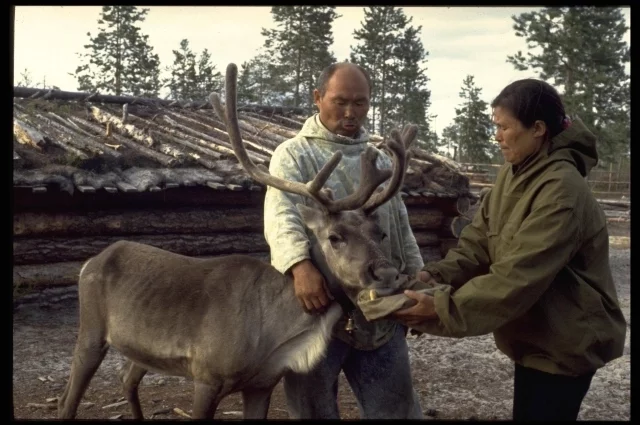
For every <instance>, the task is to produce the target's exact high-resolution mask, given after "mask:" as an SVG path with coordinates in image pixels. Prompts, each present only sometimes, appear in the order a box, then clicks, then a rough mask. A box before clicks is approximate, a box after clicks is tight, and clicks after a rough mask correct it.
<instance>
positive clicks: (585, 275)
mask: <svg viewBox="0 0 640 425" xmlns="http://www.w3.org/2000/svg"><path fill="white" fill-rule="evenodd" d="M491 107H492V109H493V121H494V123H495V124H496V126H497V130H496V135H495V139H496V141H497V142H498V144H499V145H500V149H501V150H502V154H503V156H504V158H505V161H506V162H507V164H505V165H504V166H503V167H502V168H501V169H500V171H499V173H498V176H497V179H496V183H495V185H494V187H493V189H492V190H491V191H490V192H488V193H487V194H486V195H485V197H484V198H483V200H482V204H481V207H480V208H479V209H478V211H477V213H476V214H475V216H474V218H473V221H472V222H471V223H470V224H469V225H467V226H466V227H465V228H464V230H463V232H462V234H461V235H460V238H459V242H458V245H457V247H456V248H454V249H452V250H450V251H449V252H448V254H447V255H446V257H445V258H444V259H442V260H441V261H438V262H434V263H428V264H427V265H426V266H425V267H424V269H423V271H421V272H420V275H419V278H420V280H422V281H429V280H431V279H434V280H435V281H436V282H438V283H443V284H446V285H447V286H443V288H445V289H439V290H436V291H435V292H433V297H431V296H429V295H426V294H424V293H418V292H415V291H406V292H405V294H406V295H407V296H408V297H410V298H413V299H415V300H416V301H417V304H415V305H414V306H413V307H410V308H406V309H403V310H399V311H397V312H396V313H394V316H395V318H396V319H398V320H399V321H400V322H401V323H403V324H405V325H407V326H409V327H411V328H413V329H415V330H417V331H421V332H426V333H430V334H434V335H441V336H452V337H465V336H474V335H483V334H487V333H490V332H493V334H494V338H495V341H496V345H497V347H498V348H499V349H500V350H501V351H502V352H504V353H505V354H506V355H507V356H509V357H510V358H511V359H512V360H513V361H514V362H515V378H514V400H513V419H514V420H541V419H544V420H548V419H557V420H576V419H577V417H578V412H579V410H580V405H581V404H582V400H583V398H584V396H585V394H586V393H587V391H588V389H589V386H590V385H591V379H592V377H593V375H594V373H595V371H596V370H597V369H598V368H600V367H602V366H604V365H605V364H606V363H607V362H609V361H611V360H613V359H615V358H617V357H620V356H621V355H622V353H623V348H624V340H625V332H626V322H625V319H624V317H623V315H622V312H621V310H620V308H619V305H618V300H617V295H616V290H615V285H614V282H613V278H612V276H611V270H610V268H609V236H608V233H607V223H606V219H605V216H604V213H603V211H602V209H601V208H600V206H599V204H598V202H597V201H596V200H595V198H594V196H593V195H592V193H591V191H590V189H589V186H588V185H587V182H586V180H585V176H586V175H587V173H588V172H589V170H591V168H593V167H594V166H595V165H596V163H597V160H598V155H597V152H596V140H595V137H594V135H593V134H592V133H591V132H590V131H589V130H587V128H586V127H585V126H584V124H583V123H582V122H581V121H580V120H579V119H577V118H576V119H574V120H573V121H570V120H569V118H568V117H567V116H566V115H565V110H564V106H563V104H562V101H561V99H560V96H559V95H558V93H557V91H556V90H555V89H554V88H553V87H551V86H550V85H549V84H547V83H545V82H542V81H538V80H534V79H525V80H520V81H516V82H514V83H512V84H509V85H508V86H507V87H505V88H504V89H503V90H502V92H501V93H500V94H499V95H498V97H496V99H495V100H494V101H493V102H492V104H491Z"/></svg>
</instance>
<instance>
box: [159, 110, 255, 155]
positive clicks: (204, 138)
mask: <svg viewBox="0 0 640 425" xmlns="http://www.w3.org/2000/svg"><path fill="white" fill-rule="evenodd" d="M162 119H164V120H165V121H167V123H169V124H170V125H171V126H172V127H175V128H176V129H178V130H180V131H182V132H183V133H185V134H186V135H188V136H191V137H192V138H194V139H195V140H197V141H198V143H200V144H202V142H209V143H207V144H206V145H207V147H208V148H209V149H211V150H214V151H216V152H219V153H221V154H223V155H226V156H228V157H231V158H235V155H236V154H235V153H234V152H233V149H232V148H231V147H230V145H229V146H225V145H226V143H221V141H219V140H216V139H215V138H213V137H211V136H209V135H207V134H203V133H200V132H199V131H196V130H193V129H191V128H189V127H187V126H186V125H182V124H180V123H178V122H176V121H174V120H172V119H171V118H170V117H168V116H166V115H164V116H163V117H162ZM247 154H248V155H249V157H251V159H252V160H253V161H254V162H256V163H259V164H264V163H266V162H267V159H266V158H264V157H261V156H258V155H257V154H255V153H250V152H247Z"/></svg>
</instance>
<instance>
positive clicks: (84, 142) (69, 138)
mask: <svg viewBox="0 0 640 425" xmlns="http://www.w3.org/2000/svg"><path fill="white" fill-rule="evenodd" d="M39 116H40V115H39ZM43 118H44V117H43ZM51 118H53V119H57V120H58V121H62V123H65V124H66V125H71V126H73V129H70V128H68V127H66V126H65V125H63V124H62V123H59V122H56V121H53V120H51ZM45 119H46V120H47V124H48V125H49V128H50V129H57V130H59V132H60V134H59V135H58V136H57V137H60V138H62V139H63V140H64V141H65V142H66V143H69V144H72V145H74V146H75V147H77V148H79V149H83V150H88V151H90V152H93V153H97V154H106V155H109V156H111V157H114V158H119V157H120V156H122V155H121V154H120V152H117V151H115V150H113V149H109V147H108V146H107V145H105V144H104V143H101V142H100V141H98V138H97V137H95V136H92V135H90V134H89V133H88V132H86V131H85V130H83V129H81V128H80V127H79V126H78V125H77V124H75V123H74V122H73V121H66V120H64V119H63V118H62V117H60V116H58V115H56V114H54V113H53V112H49V113H48V114H47V117H46V118H45ZM76 133H80V134H81V135H82V137H78V135H77V134H76Z"/></svg>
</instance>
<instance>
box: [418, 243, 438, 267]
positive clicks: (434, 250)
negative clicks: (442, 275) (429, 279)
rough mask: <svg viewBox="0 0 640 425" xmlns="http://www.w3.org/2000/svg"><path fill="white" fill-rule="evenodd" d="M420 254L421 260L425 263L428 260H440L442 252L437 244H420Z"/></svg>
mask: <svg viewBox="0 0 640 425" xmlns="http://www.w3.org/2000/svg"><path fill="white" fill-rule="evenodd" d="M420 254H421V255H422V261H424V262H425V264H426V263H428V262H430V261H439V260H442V254H441V252H440V247H439V246H421V247H420Z"/></svg>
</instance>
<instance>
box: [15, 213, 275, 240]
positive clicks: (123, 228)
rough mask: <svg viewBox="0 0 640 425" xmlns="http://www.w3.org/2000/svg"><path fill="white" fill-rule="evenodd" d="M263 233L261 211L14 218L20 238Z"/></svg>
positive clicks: (17, 214)
mask: <svg viewBox="0 0 640 425" xmlns="http://www.w3.org/2000/svg"><path fill="white" fill-rule="evenodd" d="M262 230H263V212H262V209H260V208H189V207H186V208H177V209H169V210H167V209H148V210H147V209H141V210H133V211H127V210H115V211H114V210H111V211H90V212H85V213H77V212H60V213H41V212H24V213H15V214H14V215H13V234H14V236H17V237H23V236H41V237H51V236H61V237H65V236H92V235H105V236H106V235H114V236H116V235H127V236H128V235H134V234H150V235H153V234H156V235H159V234H172V233H176V234H180V233H187V234H200V233H213V232H262ZM123 237H126V236H123Z"/></svg>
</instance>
